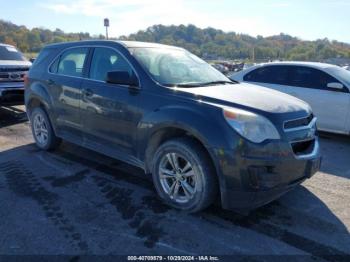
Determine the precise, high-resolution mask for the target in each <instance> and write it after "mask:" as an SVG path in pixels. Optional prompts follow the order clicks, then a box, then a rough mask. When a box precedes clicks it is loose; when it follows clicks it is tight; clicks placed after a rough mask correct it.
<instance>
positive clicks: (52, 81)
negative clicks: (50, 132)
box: [46, 47, 89, 139]
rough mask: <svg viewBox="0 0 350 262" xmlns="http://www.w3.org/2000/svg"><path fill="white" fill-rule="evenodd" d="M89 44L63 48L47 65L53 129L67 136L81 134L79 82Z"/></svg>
mask: <svg viewBox="0 0 350 262" xmlns="http://www.w3.org/2000/svg"><path fill="white" fill-rule="evenodd" d="M88 52H89V48H88V47H75V48H69V49H67V50H65V51H64V52H63V53H62V54H61V55H60V56H59V57H57V58H56V60H55V61H54V62H53V63H52V64H51V66H50V67H49V75H48V78H47V83H46V84H47V86H48V88H49V89H50V94H51V96H52V101H53V104H54V109H55V112H54V116H53V117H54V118H55V119H54V121H55V122H56V127H57V132H58V134H59V135H60V136H63V137H65V138H67V139H69V138H71V139H80V138H81V129H82V125H81V119H80V100H81V83H82V79H83V76H84V74H85V68H86V67H85V64H86V61H87V56H88Z"/></svg>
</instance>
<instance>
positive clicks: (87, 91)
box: [83, 89, 94, 97]
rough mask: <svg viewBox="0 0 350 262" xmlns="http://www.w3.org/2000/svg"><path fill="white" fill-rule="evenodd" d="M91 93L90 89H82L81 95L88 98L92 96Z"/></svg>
mask: <svg viewBox="0 0 350 262" xmlns="http://www.w3.org/2000/svg"><path fill="white" fill-rule="evenodd" d="M93 94H94V93H93V92H92V90H91V89H83V95H84V96H86V97H90V96H93Z"/></svg>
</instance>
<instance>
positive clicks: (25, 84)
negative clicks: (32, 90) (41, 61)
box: [23, 74, 29, 86]
mask: <svg viewBox="0 0 350 262" xmlns="http://www.w3.org/2000/svg"><path fill="white" fill-rule="evenodd" d="M23 82H24V86H27V85H28V84H29V79H28V74H24V76H23Z"/></svg>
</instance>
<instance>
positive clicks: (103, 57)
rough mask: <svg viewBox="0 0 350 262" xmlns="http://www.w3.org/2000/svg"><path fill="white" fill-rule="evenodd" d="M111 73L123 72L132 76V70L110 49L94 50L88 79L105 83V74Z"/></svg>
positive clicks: (121, 57)
mask: <svg viewBox="0 0 350 262" xmlns="http://www.w3.org/2000/svg"><path fill="white" fill-rule="evenodd" d="M111 71H124V72H128V73H129V75H130V76H131V75H132V72H133V71H132V68H131V66H130V64H129V63H128V62H127V61H126V60H125V58H124V57H123V56H122V55H120V54H119V53H118V52H116V51H114V50H113V49H110V48H103V47H97V48H95V51H94V54H93V58H92V62H91V68H90V74H89V78H90V79H94V80H99V81H106V77H107V73H108V72H111Z"/></svg>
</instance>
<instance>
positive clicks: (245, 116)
mask: <svg viewBox="0 0 350 262" xmlns="http://www.w3.org/2000/svg"><path fill="white" fill-rule="evenodd" d="M223 114H224V117H225V119H226V121H227V122H228V123H229V125H230V126H231V127H232V128H233V129H234V130H236V131H237V132H238V133H239V134H240V135H241V136H243V137H245V138H247V139H248V140H250V141H251V142H253V143H262V142H264V141H265V140H267V139H280V135H279V133H278V131H277V130H276V128H275V126H274V125H273V124H272V123H271V122H270V121H269V120H268V119H267V118H265V117H263V116H260V115H257V114H254V113H252V112H248V111H245V110H241V109H236V108H223Z"/></svg>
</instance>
